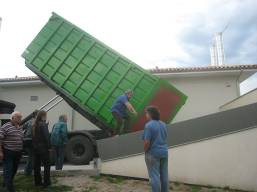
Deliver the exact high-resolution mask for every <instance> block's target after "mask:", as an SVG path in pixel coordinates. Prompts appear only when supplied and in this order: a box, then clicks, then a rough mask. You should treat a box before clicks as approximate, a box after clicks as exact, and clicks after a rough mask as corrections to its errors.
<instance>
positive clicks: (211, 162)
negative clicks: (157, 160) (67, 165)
mask: <svg viewBox="0 0 257 192" xmlns="http://www.w3.org/2000/svg"><path fill="white" fill-rule="evenodd" d="M256 138H257V127H254V128H252V129H248V130H244V131H241V132H237V133H233V134H229V135H225V136H221V137H217V138H212V139H208V140H204V141H200V142H196V143H191V144H188V145H182V146H179V147H174V148H170V149H169V178H170V180H172V181H179V182H183V183H190V184H198V185H211V186H218V187H226V186H229V187H230V188H234V189H242V190H251V191H253V190H256V191H257V182H256V178H257V139H256ZM101 166H102V167H101V172H102V173H104V174H114V175H122V176H130V177H139V178H147V170H146V166H145V162H144V155H143V154H139V155H136V156H131V157H127V158H122V159H117V160H112V161H106V162H103V163H102V165H101Z"/></svg>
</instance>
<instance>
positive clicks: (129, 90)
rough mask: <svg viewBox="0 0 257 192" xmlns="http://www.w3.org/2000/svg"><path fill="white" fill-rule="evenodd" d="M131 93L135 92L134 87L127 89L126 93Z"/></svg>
mask: <svg viewBox="0 0 257 192" xmlns="http://www.w3.org/2000/svg"><path fill="white" fill-rule="evenodd" d="M129 93H131V94H133V90H132V89H128V90H126V91H125V94H129Z"/></svg>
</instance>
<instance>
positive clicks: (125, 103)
mask: <svg viewBox="0 0 257 192" xmlns="http://www.w3.org/2000/svg"><path fill="white" fill-rule="evenodd" d="M132 96H133V91H132V90H127V91H126V92H125V94H124V95H121V96H119V97H118V98H117V99H116V100H115V102H114V103H113V105H112V108H111V112H112V115H113V117H114V119H115V121H116V127H115V132H114V133H113V134H114V135H115V134H119V133H121V128H122V124H123V123H124V121H125V120H127V121H128V120H129V116H128V113H127V109H128V110H129V111H130V112H131V113H133V114H135V115H137V112H136V110H135V109H134V107H133V106H132V105H131V103H130V102H129V100H130V99H131V98H132ZM123 132H124V133H126V132H128V130H127V127H126V125H124V128H123Z"/></svg>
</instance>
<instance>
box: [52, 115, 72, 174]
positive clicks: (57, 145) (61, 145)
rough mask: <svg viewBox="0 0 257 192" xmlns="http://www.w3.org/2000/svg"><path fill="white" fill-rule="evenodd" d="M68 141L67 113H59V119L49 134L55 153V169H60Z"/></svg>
mask: <svg viewBox="0 0 257 192" xmlns="http://www.w3.org/2000/svg"><path fill="white" fill-rule="evenodd" d="M67 142H68V130H67V115H61V116H60V117H59V121H58V122H57V123H55V124H54V126H53V130H52V134H51V145H52V146H53V149H54V151H55V154H56V162H55V169H56V170H62V168H63V161H64V153H65V145H66V144H67Z"/></svg>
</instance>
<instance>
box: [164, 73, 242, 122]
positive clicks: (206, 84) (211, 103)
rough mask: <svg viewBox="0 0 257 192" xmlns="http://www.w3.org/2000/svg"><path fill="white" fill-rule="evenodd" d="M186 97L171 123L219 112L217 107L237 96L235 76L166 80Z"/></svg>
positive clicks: (237, 89)
mask: <svg viewBox="0 0 257 192" xmlns="http://www.w3.org/2000/svg"><path fill="white" fill-rule="evenodd" d="M168 80H169V81H170V82H171V83H172V84H173V85H175V87H176V88H177V89H179V90H181V91H182V92H183V93H185V94H186V95H187V96H188V99H187V102H186V104H185V105H184V106H183V107H182V109H181V110H180V111H179V113H178V114H177V116H176V117H175V119H174V120H173V122H179V121H184V120H187V119H192V118H195V117H200V116H203V115H208V114H211V113H216V112H219V107H220V106H221V105H224V104H225V103H227V102H229V101H231V100H233V99H235V98H237V97H238V96H239V88H238V84H237V81H236V77H235V76H206V77H190V78H186V77H184V78H173V79H168Z"/></svg>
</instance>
